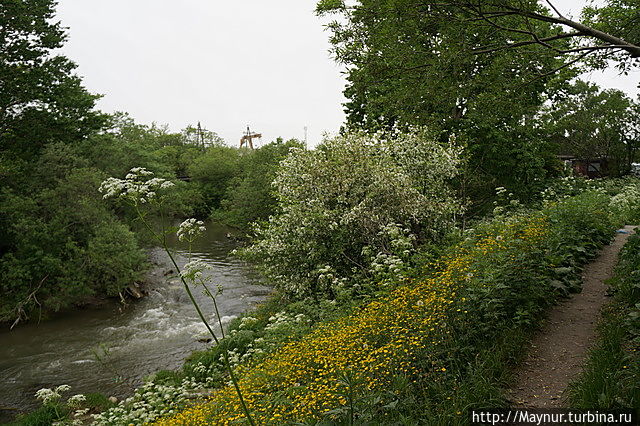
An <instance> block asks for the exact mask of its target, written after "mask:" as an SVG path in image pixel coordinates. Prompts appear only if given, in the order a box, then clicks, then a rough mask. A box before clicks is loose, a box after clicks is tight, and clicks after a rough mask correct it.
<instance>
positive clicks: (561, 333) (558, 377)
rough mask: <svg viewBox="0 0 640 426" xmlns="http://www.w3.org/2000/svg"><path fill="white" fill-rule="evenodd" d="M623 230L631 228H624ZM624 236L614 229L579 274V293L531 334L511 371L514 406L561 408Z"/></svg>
mask: <svg viewBox="0 0 640 426" xmlns="http://www.w3.org/2000/svg"><path fill="white" fill-rule="evenodd" d="M624 229H625V230H626V231H628V232H630V233H631V232H633V229H634V227H631V226H626V227H625V228H624ZM628 237H629V234H622V233H617V234H616V237H615V240H614V241H613V242H612V243H611V244H610V245H608V246H606V247H604V248H603V249H602V251H601V252H600V254H599V256H598V257H597V258H596V259H595V260H594V261H593V262H591V263H590V264H588V265H587V266H586V268H585V269H584V271H583V273H582V279H583V287H582V292H581V293H579V294H576V295H574V296H573V297H571V298H570V299H568V300H566V301H564V302H562V303H560V304H559V305H557V306H555V307H554V308H553V309H552V310H551V312H550V314H549V318H548V320H547V322H546V324H545V325H544V327H543V328H542V330H540V332H539V333H538V334H537V335H536V336H534V338H533V341H532V343H531V348H530V350H529V354H528V356H527V357H526V358H525V360H524V361H523V363H522V365H521V366H520V367H519V368H518V370H517V371H516V380H515V383H514V385H513V386H512V388H511V390H510V391H509V399H510V401H511V404H512V405H513V406H519V407H530V408H551V407H562V406H563V402H564V395H563V393H564V391H565V390H566V388H567V386H568V384H569V383H570V382H571V381H572V380H573V379H574V378H575V377H576V376H577V375H578V374H579V373H580V371H581V369H582V366H583V365H584V362H585V360H586V357H587V351H588V349H589V348H590V347H591V345H592V343H593V342H594V339H595V328H596V325H597V323H598V320H599V318H600V309H601V308H602V306H603V305H604V304H605V303H606V302H607V297H606V291H607V286H606V285H605V284H604V281H605V280H606V279H608V278H610V277H611V275H612V273H613V268H614V266H615V265H616V263H617V260H618V252H619V251H620V249H621V248H622V246H623V245H624V243H625V242H626V240H627V238H628Z"/></svg>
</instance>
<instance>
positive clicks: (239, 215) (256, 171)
mask: <svg viewBox="0 0 640 426" xmlns="http://www.w3.org/2000/svg"><path fill="white" fill-rule="evenodd" d="M292 148H302V144H301V143H300V142H298V141H296V140H295V139H291V140H289V141H287V142H283V141H282V139H277V140H276V141H275V142H272V143H270V144H267V145H265V146H263V147H260V148H259V149H256V150H250V151H249V150H247V151H243V153H242V156H241V157H240V173H239V174H238V175H237V176H235V177H234V178H233V179H232V180H231V181H230V182H229V185H228V187H227V189H226V191H225V194H224V197H223V199H222V201H221V203H220V206H219V208H218V209H217V210H215V211H214V213H213V215H212V217H213V218H214V219H217V220H219V221H222V222H224V223H226V224H228V225H232V226H235V227H237V228H240V229H242V230H245V231H246V230H249V228H250V224H251V223H253V222H256V221H260V220H266V219H268V218H269V216H271V215H273V214H275V212H276V205H277V200H276V197H275V195H274V188H273V186H272V183H273V180H274V179H275V177H276V172H277V171H278V167H279V165H280V162H281V161H282V160H283V159H285V158H286V157H287V155H289V152H290V151H291V149H292Z"/></svg>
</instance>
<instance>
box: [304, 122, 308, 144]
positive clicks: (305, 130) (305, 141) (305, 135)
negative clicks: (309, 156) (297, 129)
mask: <svg viewBox="0 0 640 426" xmlns="http://www.w3.org/2000/svg"><path fill="white" fill-rule="evenodd" d="M307 130H308V129H307V126H304V149H307Z"/></svg>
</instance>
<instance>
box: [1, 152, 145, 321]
mask: <svg viewBox="0 0 640 426" xmlns="http://www.w3.org/2000/svg"><path fill="white" fill-rule="evenodd" d="M46 158H47V156H46V155H45V156H43V157H42V160H43V161H42V168H40V169H39V170H38V174H39V176H40V177H41V179H40V180H38V181H35V182H33V183H32V184H31V192H29V193H24V192H17V191H15V190H4V191H3V192H2V194H1V195H0V198H1V202H0V206H1V207H0V211H1V214H2V217H3V219H5V220H6V227H5V228H4V229H3V231H4V233H5V236H6V237H5V239H4V240H3V245H4V247H3V250H2V254H1V255H0V276H1V277H2V280H1V281H0V286H1V292H2V296H3V297H2V302H1V303H0V321H9V320H16V319H25V318H27V317H29V316H30V313H31V312H32V311H34V310H38V311H42V312H45V313H46V312H51V311H57V310H60V309H62V308H65V307H68V306H72V305H74V304H76V303H80V302H82V301H83V300H85V299H86V298H87V297H89V296H94V295H104V294H114V293H115V294H117V293H118V291H120V290H122V289H123V288H124V287H126V286H127V285H129V284H131V282H132V281H134V280H136V279H139V278H140V271H141V270H142V269H143V259H144V257H143V256H142V254H141V252H140V249H139V248H138V246H137V243H136V241H135V238H134V237H133V235H132V234H131V232H130V231H129V230H128V229H127V228H126V227H124V226H121V225H117V224H116V223H115V221H116V219H115V217H114V216H113V213H112V212H110V211H109V209H108V208H107V207H106V206H105V204H104V202H103V201H102V197H101V195H100V194H99V193H98V190H97V188H98V185H99V183H100V181H101V180H102V178H103V175H102V173H101V172H99V171H98V170H96V169H93V168H75V167H73V166H71V165H70V166H69V168H68V169H61V167H60V163H57V162H56V163H55V164H52V165H51V167H48V163H46V162H44V160H45V159H46ZM105 233H106V234H105ZM101 262H104V263H101Z"/></svg>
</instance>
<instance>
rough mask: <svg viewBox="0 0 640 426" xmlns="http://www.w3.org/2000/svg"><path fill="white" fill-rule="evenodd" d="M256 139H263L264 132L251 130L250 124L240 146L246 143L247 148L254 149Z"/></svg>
mask: <svg viewBox="0 0 640 426" xmlns="http://www.w3.org/2000/svg"><path fill="white" fill-rule="evenodd" d="M254 139H260V140H262V133H253V132H252V131H251V130H249V126H247V131H246V132H245V134H244V135H243V136H242V137H241V138H240V148H242V147H243V146H245V145H246V146H247V148H251V149H253V140H254Z"/></svg>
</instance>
